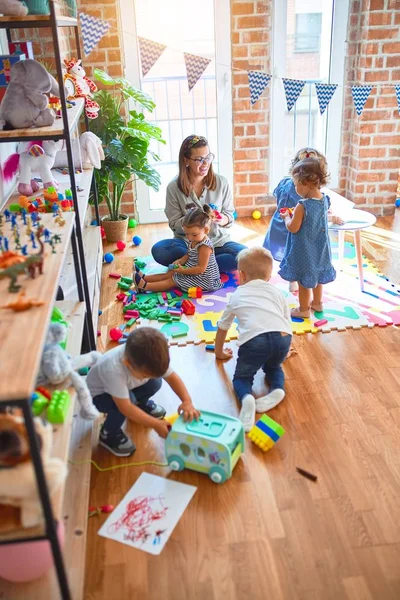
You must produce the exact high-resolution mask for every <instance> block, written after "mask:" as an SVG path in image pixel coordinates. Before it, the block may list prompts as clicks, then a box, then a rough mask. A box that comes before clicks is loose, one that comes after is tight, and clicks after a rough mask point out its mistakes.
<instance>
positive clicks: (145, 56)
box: [139, 37, 166, 77]
mask: <svg viewBox="0 0 400 600" xmlns="http://www.w3.org/2000/svg"><path fill="white" fill-rule="evenodd" d="M165 48H166V46H163V45H162V44H158V43H157V42H153V41H152V40H146V38H142V37H139V50H140V62H141V63H142V75H143V77H144V76H145V75H147V73H148V72H149V71H150V69H151V67H152V66H153V65H155V64H156V62H157V61H158V59H159V58H160V56H161V54H162V53H163V52H164V50H165Z"/></svg>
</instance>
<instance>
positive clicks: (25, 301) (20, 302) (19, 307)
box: [0, 291, 44, 312]
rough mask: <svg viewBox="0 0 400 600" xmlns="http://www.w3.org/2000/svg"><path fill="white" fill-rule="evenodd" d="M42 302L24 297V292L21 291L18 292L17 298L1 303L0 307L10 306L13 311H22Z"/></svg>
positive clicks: (40, 304)
mask: <svg viewBox="0 0 400 600" xmlns="http://www.w3.org/2000/svg"><path fill="white" fill-rule="evenodd" d="M43 304H44V302H39V301H38V300H34V299H33V298H26V296H25V292H24V291H22V292H20V293H19V295H18V298H17V299H16V300H15V302H9V303H8V304H3V305H2V306H0V308H11V310H13V311H14V312H22V311H24V310H29V309H30V308H32V307H33V306H42V305H43Z"/></svg>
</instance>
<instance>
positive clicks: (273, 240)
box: [263, 177, 301, 262]
mask: <svg viewBox="0 0 400 600" xmlns="http://www.w3.org/2000/svg"><path fill="white" fill-rule="evenodd" d="M274 196H275V197H276V211H275V212H274V214H273V216H272V219H271V222H270V224H269V228H268V231H267V234H266V236H265V240H264V244H263V246H264V248H266V249H267V250H269V251H270V252H271V254H272V256H273V257H274V259H275V260H277V261H278V262H280V261H281V260H282V258H283V255H284V253H285V246H286V240H287V236H288V230H287V229H286V225H285V221H283V220H282V219H281V217H280V215H279V209H280V208H294V207H295V206H296V204H297V203H298V201H299V200H301V196H299V195H298V193H297V192H296V189H295V187H294V183H293V180H292V178H291V177H284V179H282V181H280V182H279V184H278V185H277V187H276V188H275V190H274Z"/></svg>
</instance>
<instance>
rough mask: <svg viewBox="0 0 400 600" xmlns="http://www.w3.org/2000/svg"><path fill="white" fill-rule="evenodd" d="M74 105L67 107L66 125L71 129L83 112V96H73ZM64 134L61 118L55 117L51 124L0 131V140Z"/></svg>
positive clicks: (20, 139) (6, 140)
mask: <svg viewBox="0 0 400 600" xmlns="http://www.w3.org/2000/svg"><path fill="white" fill-rule="evenodd" d="M74 102H75V106H72V107H71V108H68V109H67V114H68V127H69V130H70V131H73V130H74V129H75V127H76V126H77V124H78V122H79V118H80V116H81V114H82V112H83V108H84V105H85V100H84V99H83V98H74ZM63 135H64V124H63V120H62V118H60V119H56V120H55V121H54V123H53V125H50V126H49V127H30V128H28V129H10V130H9V131H0V142H9V141H23V140H24V138H28V139H34V138H36V139H39V140H40V139H45V138H49V136H50V137H53V138H54V137H56V136H60V137H63Z"/></svg>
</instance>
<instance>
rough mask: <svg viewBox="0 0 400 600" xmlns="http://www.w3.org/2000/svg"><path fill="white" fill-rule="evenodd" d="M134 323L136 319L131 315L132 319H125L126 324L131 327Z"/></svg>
mask: <svg viewBox="0 0 400 600" xmlns="http://www.w3.org/2000/svg"><path fill="white" fill-rule="evenodd" d="M135 323H136V319H135V318H134V317H132V319H129V321H127V323H126V326H127V327H132V325H134V324H135Z"/></svg>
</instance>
